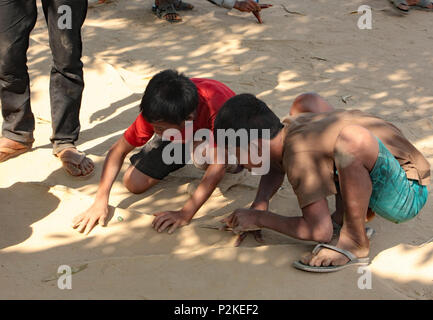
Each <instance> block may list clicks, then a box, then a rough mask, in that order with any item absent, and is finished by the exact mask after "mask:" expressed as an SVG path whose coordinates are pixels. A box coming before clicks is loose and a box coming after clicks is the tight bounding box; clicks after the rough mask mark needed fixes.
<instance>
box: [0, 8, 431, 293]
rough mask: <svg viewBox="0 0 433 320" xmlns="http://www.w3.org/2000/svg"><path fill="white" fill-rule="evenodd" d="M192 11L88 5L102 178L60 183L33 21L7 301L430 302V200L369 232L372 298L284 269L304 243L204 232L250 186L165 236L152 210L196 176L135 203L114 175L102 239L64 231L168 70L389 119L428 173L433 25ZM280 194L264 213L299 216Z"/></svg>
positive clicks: (15, 165)
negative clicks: (62, 283) (313, 94)
mask: <svg viewBox="0 0 433 320" xmlns="http://www.w3.org/2000/svg"><path fill="white" fill-rule="evenodd" d="M191 2H192V3H193V4H194V5H195V6H196V8H195V10H194V11H192V12H187V13H184V14H183V18H184V22H183V23H180V24H176V25H170V24H168V23H164V22H163V21H161V20H158V19H157V18H155V17H154V16H153V14H152V13H151V10H150V7H151V2H150V1H149V0H146V1H141V0H136V1H135V0H112V1H111V2H110V3H108V4H105V5H101V6H96V7H94V8H90V9H89V13H88V18H87V20H86V23H85V27H84V29H83V38H84V57H83V61H84V62H85V81H86V89H85V92H84V98H83V104H82V112H81V121H82V132H81V136H80V140H79V147H80V149H81V150H83V151H85V152H87V153H88V154H89V155H90V156H91V157H92V159H93V160H94V161H95V163H96V166H97V169H96V174H95V175H94V176H93V177H92V178H91V179H89V180H87V181H84V180H76V179H72V178H69V177H68V176H66V174H65V173H64V172H63V170H62V169H61V167H60V163H59V161H58V160H57V159H56V158H54V157H53V156H52V155H51V148H50V144H49V136H50V134H51V125H50V108H49V96H48V80H49V78H48V77H49V70H50V64H51V56H50V51H49V48H48V46H47V37H48V36H47V32H46V26H45V21H44V18H43V15H42V14H40V15H39V18H38V23H37V25H36V28H35V30H34V32H33V33H32V36H31V47H30V49H29V54H28V56H29V71H30V75H31V79H32V86H31V90H32V107H33V110H34V113H35V116H36V117H37V124H36V131H35V135H36V142H35V145H34V150H33V151H32V152H29V153H27V154H24V155H22V156H21V157H19V158H17V159H14V160H10V161H8V162H6V163H2V164H1V165H0V203H1V209H0V211H1V216H0V217H1V223H0V298H2V299H9V298H30V299H33V298H38V299H48V298H51V299H58V298H61V299H64V298H66V299H77V298H85V299H87V298H92V299H96V298H102V299H105V298H116V299H122V298H131V299H164V298H170V299H224V298H226V299H250V298H259V299H323V298H327V299H384V298H387V299H432V298H433V243H428V241H429V240H430V241H431V239H432V237H433V231H432V230H433V229H432V226H433V212H432V211H433V204H432V201H431V200H429V201H428V202H427V205H426V207H425V208H424V209H423V211H422V213H421V214H420V215H419V216H418V217H416V218H415V219H413V220H412V221H410V222H408V223H404V224H401V225H395V224H392V223H391V222H388V221H385V220H384V219H381V218H376V219H375V220H373V221H372V222H371V223H370V225H371V226H372V227H373V228H375V229H376V231H377V233H376V235H375V236H374V238H373V240H372V244H371V254H370V257H371V259H372V263H371V265H370V267H369V269H368V270H369V272H371V273H372V282H371V283H372V289H364V290H361V289H359V288H358V279H359V277H360V276H361V274H359V273H358V272H357V271H358V270H357V268H349V269H346V270H344V271H341V272H338V273H333V274H310V273H305V272H302V271H298V270H296V269H294V268H292V267H291V263H292V261H294V260H295V259H298V258H299V257H300V255H302V254H303V253H304V252H307V251H309V250H311V249H312V246H313V244H311V243H305V242H299V241H295V240H293V239H290V238H288V237H285V236H282V235H277V234H275V233H272V232H270V231H265V232H264V237H265V240H266V243H265V244H264V245H258V244H257V243H255V241H254V240H253V239H247V240H246V241H245V243H244V244H243V245H242V247H240V248H234V247H233V242H234V237H233V235H232V234H230V233H228V232H222V231H217V230H212V229H205V228H203V225H204V224H212V223H216V221H217V220H218V219H219V218H220V217H221V216H223V215H225V214H228V213H229V212H231V211H232V210H233V209H235V208H238V207H243V206H247V205H249V203H250V202H251V201H252V200H253V197H254V195H255V190H254V187H255V186H256V185H257V181H258V180H257V177H249V178H248V180H247V182H246V183H245V185H242V186H236V187H234V188H232V189H230V190H229V191H228V192H226V193H225V194H224V195H222V196H215V197H212V198H211V199H210V201H208V202H207V203H206V205H205V206H204V207H203V208H202V209H201V210H200V211H199V212H198V214H197V216H196V218H195V219H194V220H193V222H192V223H191V224H190V225H189V226H187V227H184V228H182V229H180V230H179V231H177V232H176V233H175V234H173V235H171V236H169V235H167V234H158V233H156V232H155V231H154V230H153V229H152V228H151V227H150V223H151V221H152V217H151V216H148V215H147V214H151V213H154V212H156V211H162V210H175V209H179V208H180V207H181V206H182V204H183V202H184V201H185V200H186V199H187V197H188V194H187V192H186V186H187V183H188V182H189V181H191V180H192V179H197V178H199V177H200V175H201V173H200V172H198V171H197V170H195V169H194V168H190V167H187V168H185V169H182V170H181V171H178V172H176V173H175V174H173V175H171V176H169V177H168V178H167V179H166V180H165V181H163V182H162V183H161V184H160V185H158V186H156V187H154V188H153V189H151V190H150V191H149V192H147V193H146V194H144V195H140V196H136V195H131V194H129V193H128V192H127V190H126V189H125V188H124V187H123V186H122V184H121V175H120V176H119V179H118V180H117V182H116V183H115V185H114V188H113V191H112V196H111V201H110V203H111V205H112V206H113V207H112V213H113V215H114V218H113V219H112V220H111V221H110V223H109V225H108V227H107V228H100V227H96V229H95V230H94V232H92V233H91V235H90V236H87V237H86V236H83V235H81V234H79V233H77V232H76V231H74V230H73V229H71V227H70V221H71V219H72V218H73V217H74V216H75V215H76V214H78V213H81V212H82V211H84V210H85V209H86V208H87V207H88V206H89V205H90V204H91V202H92V197H93V195H94V193H95V191H96V187H97V182H98V179H99V175H100V172H101V167H102V163H103V160H104V157H105V154H106V152H107V150H108V148H109V147H110V146H111V145H112V144H113V142H114V141H116V139H118V138H119V136H120V135H121V134H122V133H123V131H124V130H125V129H126V128H127V127H128V125H129V124H130V123H131V122H132V121H133V120H134V119H135V117H136V116H137V114H138V104H139V100H140V98H141V95H142V92H143V91H144V88H145V86H146V84H147V82H148V81H149V79H150V78H151V77H152V75H153V74H154V73H155V72H157V71H160V70H162V69H165V68H177V69H178V70H180V71H183V72H185V73H186V74H187V75H189V76H194V77H212V78H214V79H217V80H220V81H223V82H225V83H226V84H228V85H229V86H230V87H232V88H233V89H234V90H235V91H236V92H237V93H242V92H250V93H253V94H256V95H258V96H259V97H260V98H262V99H264V100H265V101H266V102H267V103H268V104H269V105H270V106H271V107H272V109H273V110H274V111H275V112H276V113H277V114H278V115H279V116H283V115H284V114H286V113H287V112H288V108H289V106H290V104H291V102H292V101H293V99H294V98H295V97H296V96H297V95H298V94H300V93H302V92H306V91H317V92H319V93H320V94H321V95H323V96H325V97H326V98H327V99H328V100H329V101H330V102H331V103H332V104H333V105H334V106H335V107H338V108H345V109H354V108H357V109H361V110H365V111H368V112H371V113H373V114H376V115H380V116H382V117H384V118H385V119H387V120H390V121H392V122H393V123H394V124H396V125H397V126H399V127H400V128H402V130H403V131H404V132H405V134H406V135H407V136H408V138H409V139H410V140H411V141H413V142H414V144H415V145H416V146H417V147H418V148H419V149H420V150H421V151H422V152H423V153H424V154H425V155H426V157H427V158H428V159H429V161H430V163H432V164H433V120H432V119H433V72H432V67H433V41H432V40H433V35H432V32H431V30H432V29H433V19H432V18H433V15H432V14H431V13H427V12H420V11H412V12H411V14H410V15H409V16H407V17H400V16H397V15H396V14H394V13H393V11H391V10H390V9H389V6H388V3H387V1H385V0H362V1H358V0H349V1H344V2H342V1H338V0H327V1H325V0H304V1H295V0H293V1H284V0H272V1H270V2H271V3H273V4H274V7H273V8H270V9H267V10H266V11H265V12H264V13H263V19H264V21H265V24H264V25H258V24H257V23H256V22H255V19H254V17H253V16H252V15H249V14H241V13H238V12H228V11H227V10H225V9H222V8H217V7H215V6H213V5H211V4H210V3H208V2H207V1H203V0H191ZM283 3H284V4H285V5H284V6H285V8H286V10H284V8H283ZM361 4H368V5H370V6H371V7H372V8H373V29H372V30H359V29H358V28H357V20H358V18H359V15H358V14H353V13H351V12H353V11H356V10H357V8H358V6H359V5H361ZM288 11H291V12H297V14H296V13H289V12H288ZM343 98H344V99H343ZM343 100H346V102H343ZM126 167H127V163H125V166H124V168H123V170H125V168H126ZM284 186H285V187H284V189H283V190H281V191H280V192H279V193H278V194H277V195H276V196H275V198H274V199H273V201H272V203H271V209H272V210H273V211H276V212H279V213H281V214H285V215H299V214H300V210H299V209H298V208H297V203H296V199H295V197H294V195H293V192H292V191H291V188H290V187H289V186H288V185H287V181H286V182H285V184H284ZM429 190H430V196H432V194H431V193H432V192H431V186H429ZM331 206H332V203H331ZM119 217H122V218H123V221H119V219H118V218H119ZM120 220H121V219H120ZM60 265H69V266H71V267H72V269H73V271H74V272H75V273H74V275H73V276H72V290H59V289H58V287H57V269H58V267H59V266H60Z"/></svg>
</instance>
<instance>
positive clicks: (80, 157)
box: [56, 148, 95, 177]
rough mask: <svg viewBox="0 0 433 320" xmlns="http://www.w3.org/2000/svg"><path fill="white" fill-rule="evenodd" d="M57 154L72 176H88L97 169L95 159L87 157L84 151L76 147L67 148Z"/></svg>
mask: <svg viewBox="0 0 433 320" xmlns="http://www.w3.org/2000/svg"><path fill="white" fill-rule="evenodd" d="M56 156H57V157H58V158H59V159H60V161H62V165H63V168H64V169H65V170H66V172H68V173H69V174H70V175H71V176H74V177H79V176H82V177H83V176H88V175H90V174H91V173H92V172H93V170H95V165H94V164H93V161H92V160H91V159H90V158H88V157H86V155H85V153H84V152H81V151H78V150H77V149H75V148H66V149H64V150H62V151H60V152H59V153H58V154H57V155H56Z"/></svg>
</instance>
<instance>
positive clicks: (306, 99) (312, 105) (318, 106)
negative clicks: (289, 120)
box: [290, 92, 334, 116]
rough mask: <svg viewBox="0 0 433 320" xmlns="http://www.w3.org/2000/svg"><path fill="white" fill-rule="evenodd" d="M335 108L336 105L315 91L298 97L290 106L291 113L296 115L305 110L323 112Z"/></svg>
mask: <svg viewBox="0 0 433 320" xmlns="http://www.w3.org/2000/svg"><path fill="white" fill-rule="evenodd" d="M333 110H334V107H332V106H331V105H330V104H329V103H328V102H326V100H325V99H324V98H322V97H321V96H320V95H318V94H317V93H314V92H308V93H303V94H301V95H299V96H297V97H296V99H295V101H293V104H292V106H291V107H290V115H291V116H294V115H297V114H300V113H305V112H313V113H322V112H329V111H333Z"/></svg>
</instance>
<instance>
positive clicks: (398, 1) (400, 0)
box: [388, 0, 409, 15]
mask: <svg viewBox="0 0 433 320" xmlns="http://www.w3.org/2000/svg"><path fill="white" fill-rule="evenodd" d="M388 1H389V2H390V3H391V5H392V8H393V9H394V11H396V12H398V13H400V14H404V15H406V14H409V10H403V9H401V8H399V7H398V6H399V5H400V4H403V5H405V6H407V7H409V5H408V4H407V2H406V0H388Z"/></svg>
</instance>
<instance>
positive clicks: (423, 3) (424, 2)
mask: <svg viewBox="0 0 433 320" xmlns="http://www.w3.org/2000/svg"><path fill="white" fill-rule="evenodd" d="M430 4H433V2H432V1H431V0H420V1H419V2H418V3H417V4H415V5H413V6H411V7H413V8H414V9H415V10H422V11H428V12H432V11H433V9H432V8H429V7H428V5H430Z"/></svg>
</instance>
